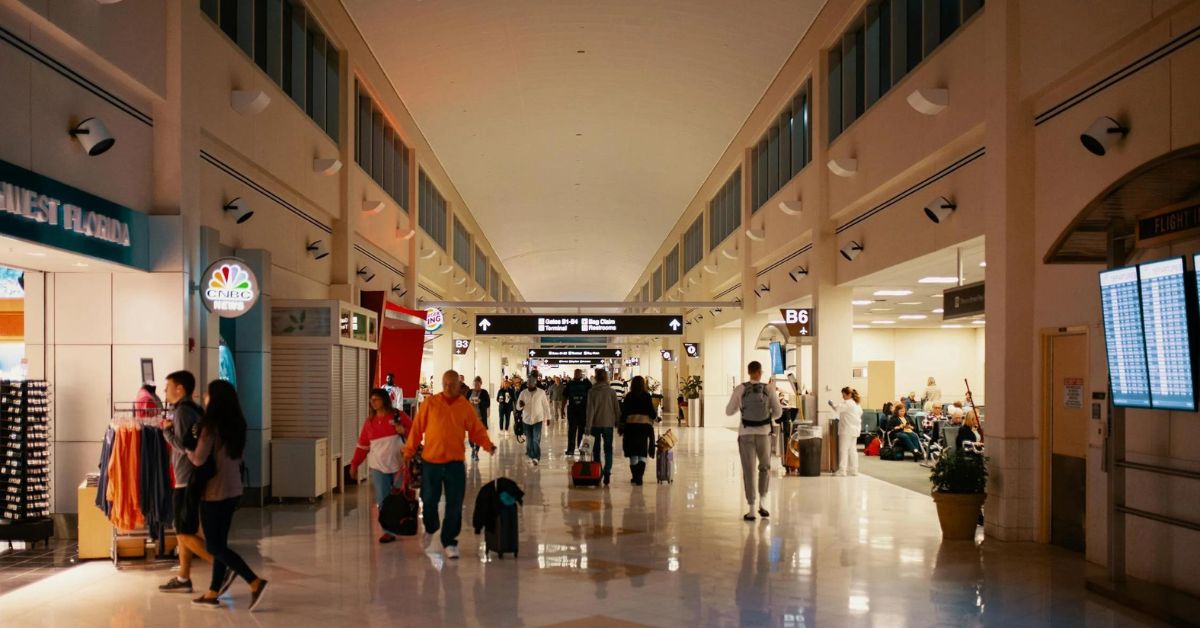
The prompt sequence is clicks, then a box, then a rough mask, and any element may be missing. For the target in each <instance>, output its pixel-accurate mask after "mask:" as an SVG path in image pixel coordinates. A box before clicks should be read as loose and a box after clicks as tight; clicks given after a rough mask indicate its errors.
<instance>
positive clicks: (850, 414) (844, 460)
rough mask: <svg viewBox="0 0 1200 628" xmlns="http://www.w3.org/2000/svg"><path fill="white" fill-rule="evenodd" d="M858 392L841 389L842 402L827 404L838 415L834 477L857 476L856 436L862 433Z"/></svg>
mask: <svg viewBox="0 0 1200 628" xmlns="http://www.w3.org/2000/svg"><path fill="white" fill-rule="evenodd" d="M859 400H860V397H859V396H858V391H857V390H854V389H853V388H850V387H846V388H843V389H842V402H841V403H839V404H834V403H833V401H830V402H829V407H831V408H833V409H834V411H835V412H837V415H838V470H837V473H835V474H834V475H838V476H844V475H858V447H857V446H858V435H859V433H860V432H862V413H863V411H862V407H861V406H859V405H858V404H859Z"/></svg>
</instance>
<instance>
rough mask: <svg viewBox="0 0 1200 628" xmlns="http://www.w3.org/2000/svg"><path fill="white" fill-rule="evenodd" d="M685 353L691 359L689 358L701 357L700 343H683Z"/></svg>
mask: <svg viewBox="0 0 1200 628" xmlns="http://www.w3.org/2000/svg"><path fill="white" fill-rule="evenodd" d="M683 352H684V353H686V354H687V357H689V358H698V357H700V343H698V342H685V343H683Z"/></svg>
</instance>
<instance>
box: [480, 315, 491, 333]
mask: <svg viewBox="0 0 1200 628" xmlns="http://www.w3.org/2000/svg"><path fill="white" fill-rule="evenodd" d="M491 326H492V321H489V320H488V319H486V318H485V319H482V320H480V321H479V328H480V329H482V330H483V331H487V330H488V328H489V327H491Z"/></svg>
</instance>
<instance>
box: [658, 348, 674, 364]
mask: <svg viewBox="0 0 1200 628" xmlns="http://www.w3.org/2000/svg"><path fill="white" fill-rule="evenodd" d="M660 353H661V354H662V359H663V362H671V361H673V360H674V359H675V352H674V351H671V350H670V349H663V350H662V351H660Z"/></svg>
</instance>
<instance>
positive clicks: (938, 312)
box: [931, 307, 946, 314]
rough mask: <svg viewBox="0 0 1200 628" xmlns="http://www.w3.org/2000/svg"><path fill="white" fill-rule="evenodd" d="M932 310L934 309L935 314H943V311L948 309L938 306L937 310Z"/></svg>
mask: <svg viewBox="0 0 1200 628" xmlns="http://www.w3.org/2000/svg"><path fill="white" fill-rule="evenodd" d="M931 311H932V312H933V313H934V314H941V313H942V312H945V311H946V310H944V309H942V308H940V307H939V308H937V309H936V310H931Z"/></svg>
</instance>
